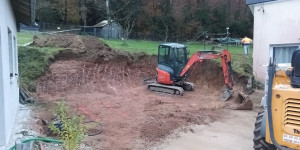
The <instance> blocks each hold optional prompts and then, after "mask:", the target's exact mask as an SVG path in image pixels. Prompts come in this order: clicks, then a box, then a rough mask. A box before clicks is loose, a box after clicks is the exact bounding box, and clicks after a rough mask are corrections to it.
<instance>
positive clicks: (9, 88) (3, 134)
mask: <svg viewBox="0 0 300 150" xmlns="http://www.w3.org/2000/svg"><path fill="white" fill-rule="evenodd" d="M8 28H9V29H10V31H11V32H12V42H13V43H12V44H13V45H12V48H13V51H14V55H15V56H14V62H16V61H15V59H17V50H16V49H15V47H14V45H15V44H16V43H15V42H16V40H17V35H16V32H17V31H16V30H17V29H16V21H15V17H14V14H13V10H12V7H11V4H10V0H0V32H1V33H0V36H1V38H0V44H1V46H0V147H1V146H3V145H5V144H6V143H7V141H8V139H9V136H10V133H11V130H12V126H13V123H14V120H15V116H16V111H17V108H18V103H19V89H18V83H17V76H15V75H14V77H13V78H12V79H11V78H10V71H9V46H8V43H9V42H8ZM14 37H15V39H16V40H15V41H14ZM14 66H15V67H14V74H15V73H16V74H18V71H17V70H18V68H17V65H16V64H14Z"/></svg>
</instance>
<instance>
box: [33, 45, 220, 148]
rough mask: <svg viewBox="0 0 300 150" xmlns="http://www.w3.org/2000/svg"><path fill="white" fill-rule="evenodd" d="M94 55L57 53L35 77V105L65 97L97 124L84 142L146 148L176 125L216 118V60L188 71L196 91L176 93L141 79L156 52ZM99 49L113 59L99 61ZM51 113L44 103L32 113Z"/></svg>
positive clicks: (46, 115) (150, 68)
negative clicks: (150, 87) (150, 88)
mask: <svg viewBox="0 0 300 150" xmlns="http://www.w3.org/2000/svg"><path fill="white" fill-rule="evenodd" d="M100 51H101V52H100ZM95 53H96V54H97V55H96V56H97V57H98V58H99V59H98V61H97V59H95V57H93V58H94V59H93V61H87V60H86V59H81V58H80V59H75V58H73V59H70V58H68V57H67V56H66V55H61V56H60V59H62V60H57V61H56V62H54V63H53V64H52V65H51V66H50V68H49V72H48V73H47V74H45V75H44V76H42V77H41V78H40V79H39V80H38V84H37V92H36V95H37V97H38V99H39V100H38V102H37V103H38V104H44V105H47V104H49V106H52V105H53V104H54V103H56V102H58V101H60V100H62V99H64V100H65V101H66V102H67V104H68V106H69V108H70V110H71V111H72V112H75V113H77V114H80V115H84V116H85V121H98V122H100V123H101V125H102V128H103V132H102V133H101V134H100V135H96V136H89V137H87V138H86V140H85V141H84V144H85V145H86V146H89V147H92V148H93V149H99V150H132V149H138V150H139V149H149V148H150V147H151V145H152V144H153V143H155V142H159V141H160V140H161V139H163V138H165V137H166V136H168V135H169V134H170V133H172V132H173V131H174V130H175V129H178V128H184V127H187V126H188V125H192V124H209V123H211V122H213V121H215V120H216V119H219V118H220V117H221V114H222V113H221V112H222V109H223V108H224V107H225V103H223V102H220V101H219V99H220V94H221V92H222V91H221V90H222V87H223V85H224V84H223V83H224V80H223V76H222V70H221V68H220V67H219V66H217V65H216V64H215V63H213V62H206V63H203V64H201V66H202V67H201V66H200V67H198V68H197V70H196V71H195V72H194V74H192V75H191V78H190V80H191V81H194V82H195V85H196V88H195V91H192V92H185V93H184V96H175V95H168V94H159V93H153V92H150V91H148V90H147V88H146V85H144V83H143V79H145V78H148V77H151V76H154V75H155V73H156V71H155V66H156V56H147V55H144V54H135V55H133V54H129V53H126V52H124V53H123V52H118V51H115V50H109V51H108V50H107V49H105V50H103V49H98V52H97V51H95ZM103 53H109V56H112V57H110V58H109V59H107V60H104V57H103V56H104V55H102V54H103ZM112 53H113V54H114V55H110V54H112ZM87 57H88V56H87ZM97 57H96V58H97ZM205 66H206V67H205ZM52 113H53V110H51V109H48V107H47V109H42V108H41V109H37V111H36V113H35V116H36V117H37V118H43V119H45V120H47V121H50V120H51V115H50V114H52Z"/></svg>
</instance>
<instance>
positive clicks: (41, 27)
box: [20, 22, 240, 46]
mask: <svg viewBox="0 0 300 150" xmlns="http://www.w3.org/2000/svg"><path fill="white" fill-rule="evenodd" d="M20 28H21V31H24V30H30V31H32V30H34V31H38V32H41V33H46V34H60V33H71V34H78V35H90V36H96V37H100V38H104V39H121V38H125V37H124V33H123V31H118V32H117V31H116V30H111V31H107V30H108V29H110V28H105V27H104V28H99V27H93V26H89V27H83V26H78V25H64V24H54V23H44V22H40V23H38V24H36V25H35V26H29V27H28V26H25V25H21V26H20ZM112 29H114V28H112ZM195 37H196V36H195ZM195 37H192V35H189V36H188V37H185V36H178V35H174V34H170V35H168V37H167V38H166V36H165V35H164V33H162V34H155V33H140V32H132V33H131V34H130V35H129V37H128V38H129V39H133V40H148V41H161V42H176V43H183V42H195V41H198V42H199V41H201V42H203V43H204V42H206V43H207V44H214V45H226V44H227V43H224V42H219V41H218V40H216V39H224V38H220V37H221V36H219V35H218V36H216V35H214V34H211V37H210V38H207V37H203V36H202V37H196V38H195ZM229 45H235V46H239V45H240V43H236V42H234V43H233V44H232V43H230V42H229Z"/></svg>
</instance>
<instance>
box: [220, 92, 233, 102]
mask: <svg viewBox="0 0 300 150" xmlns="http://www.w3.org/2000/svg"><path fill="white" fill-rule="evenodd" d="M232 95H233V90H230V89H226V90H225V91H224V92H223V93H222V96H221V101H222V102H225V101H227V100H229V99H230V98H231V96H232Z"/></svg>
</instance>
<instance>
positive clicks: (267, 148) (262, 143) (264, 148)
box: [253, 110, 276, 150]
mask: <svg viewBox="0 0 300 150" xmlns="http://www.w3.org/2000/svg"><path fill="white" fill-rule="evenodd" d="M264 112H265V110H261V111H259V112H258V114H257V117H256V122H255V129H254V138H253V142H254V146H253V149H254V150H276V147H275V146H274V145H272V144H269V143H267V142H266V140H265V137H263V136H262V135H261V134H260V130H261V129H262V121H263V115H264Z"/></svg>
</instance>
